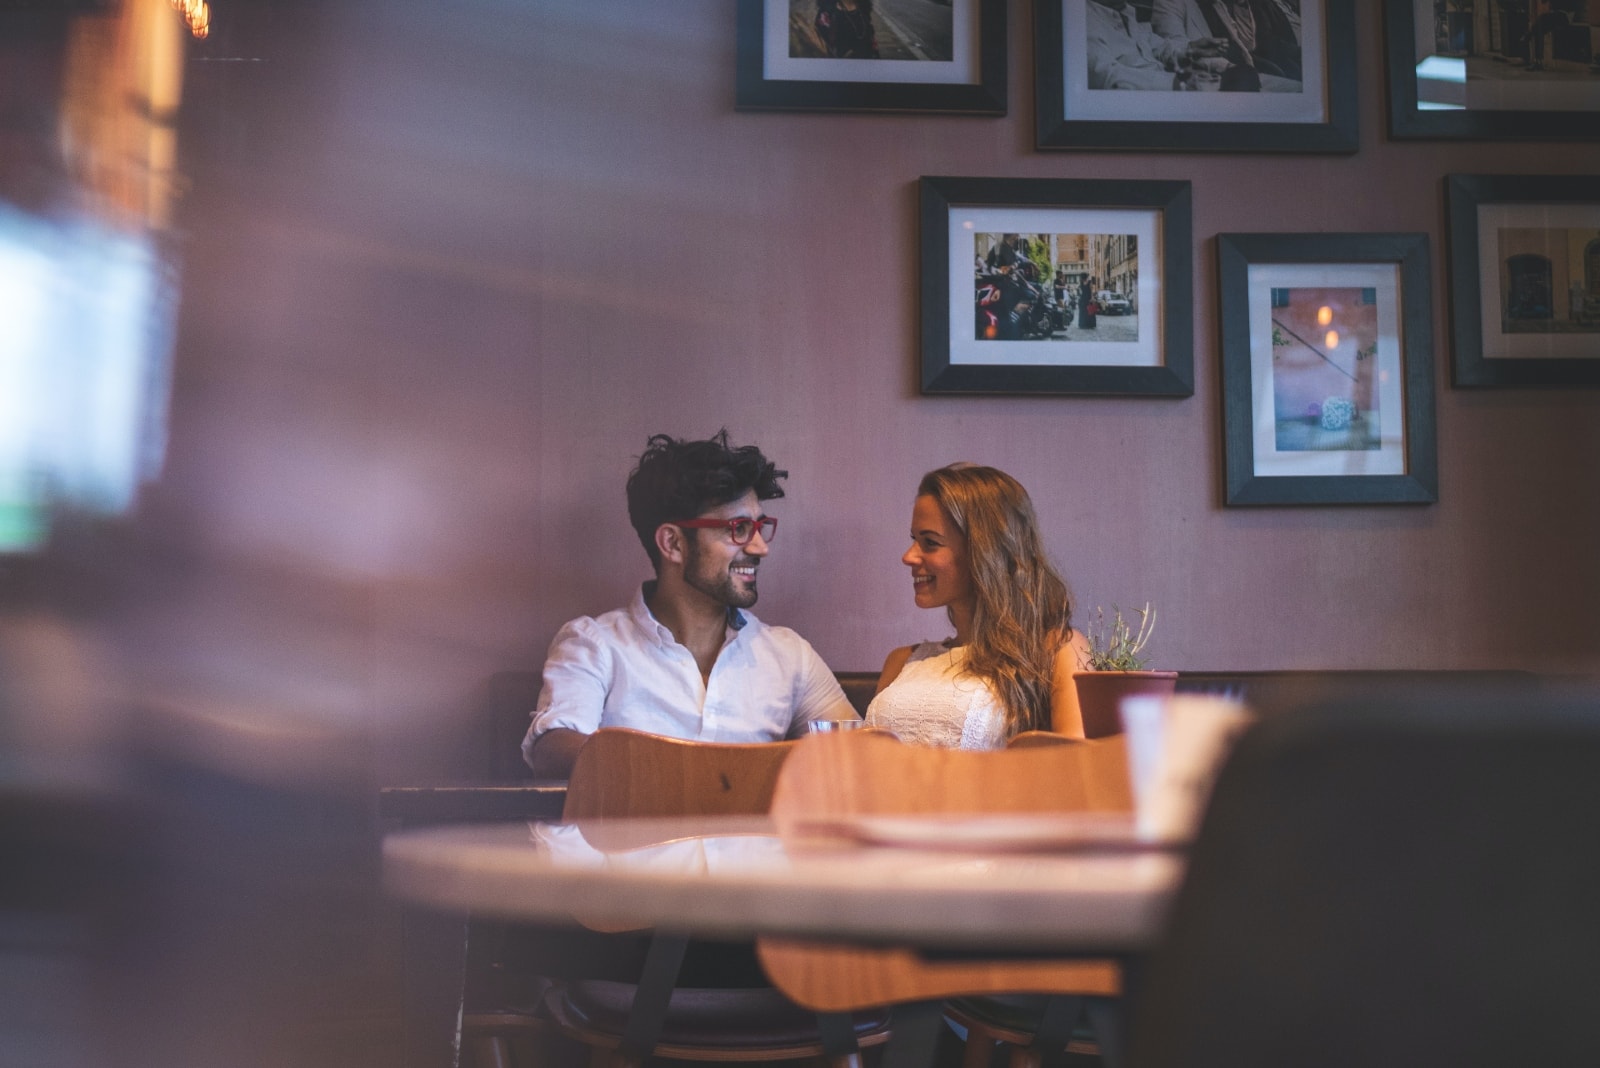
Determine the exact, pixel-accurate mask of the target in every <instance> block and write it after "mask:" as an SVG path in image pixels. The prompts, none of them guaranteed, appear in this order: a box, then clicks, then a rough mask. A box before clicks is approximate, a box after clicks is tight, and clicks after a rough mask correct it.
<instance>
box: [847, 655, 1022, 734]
mask: <svg viewBox="0 0 1600 1068" xmlns="http://www.w3.org/2000/svg"><path fill="white" fill-rule="evenodd" d="M966 655H967V650H966V648H965V647H963V646H957V647H956V648H954V649H950V648H947V647H946V646H945V644H944V643H943V642H923V643H922V644H921V645H918V646H917V647H916V648H915V649H913V650H911V658H910V659H909V660H907V661H906V666H905V667H904V668H902V669H901V670H900V674H899V675H897V676H895V680H894V681H893V682H891V683H890V684H889V687H888V689H886V690H884V691H883V692H882V693H880V694H879V695H878V696H876V697H874V698H873V699H872V704H870V705H868V706H867V726H869V727H884V728H886V729H888V730H891V731H894V733H895V734H897V735H899V736H900V740H901V741H903V742H910V743H912V744H915V745H934V746H941V747H943V748H945V749H999V748H1000V747H1001V746H1003V745H1005V744H1006V717H1005V712H1004V711H1003V710H1002V709H1001V707H1000V700H999V698H998V697H997V696H996V695H995V692H994V690H992V689H990V687H989V684H988V683H987V682H985V681H983V680H982V679H978V678H974V677H972V676H971V675H963V674H961V666H962V664H963V663H964V662H965V661H966Z"/></svg>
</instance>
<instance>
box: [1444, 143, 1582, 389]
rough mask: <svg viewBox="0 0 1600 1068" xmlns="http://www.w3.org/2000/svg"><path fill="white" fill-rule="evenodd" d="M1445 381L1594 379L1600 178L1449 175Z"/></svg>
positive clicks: (1566, 382) (1562, 382)
mask: <svg viewBox="0 0 1600 1068" xmlns="http://www.w3.org/2000/svg"><path fill="white" fill-rule="evenodd" d="M1445 204H1446V209H1447V211H1448V214H1449V222H1448V225H1449V231H1448V232H1449V253H1450V256H1449V262H1450V322H1451V335H1452V337H1451V341H1452V344H1451V347H1450V348H1451V352H1452V361H1451V381H1452V382H1454V384H1455V385H1457V386H1600V175H1576V174H1564V175H1559V176H1545V175H1520V174H1519V175H1485V174H1452V175H1449V176H1447V177H1446V178H1445Z"/></svg>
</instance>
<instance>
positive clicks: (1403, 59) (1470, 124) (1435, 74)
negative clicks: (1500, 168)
mask: <svg viewBox="0 0 1600 1068" xmlns="http://www.w3.org/2000/svg"><path fill="white" fill-rule="evenodd" d="M1384 23H1385V27H1384V36H1385V38H1386V42H1385V43H1386V46H1387V51H1388V54H1389V135H1390V136H1391V137H1395V138H1400V139H1405V138H1424V139H1425V138H1445V139H1448V138H1457V139H1466V140H1496V141H1500V140H1506V141H1510V140H1523V141H1593V140H1595V139H1596V138H1600V5H1596V4H1592V3H1591V4H1588V5H1585V4H1583V3H1572V2H1567V0H1384Z"/></svg>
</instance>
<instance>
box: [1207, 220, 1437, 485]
mask: <svg viewBox="0 0 1600 1068" xmlns="http://www.w3.org/2000/svg"><path fill="white" fill-rule="evenodd" d="M1217 257H1218V282H1219V286H1218V290H1219V294H1220V297H1221V304H1222V307H1221V319H1222V378H1223V393H1224V403H1223V432H1224V437H1225V439H1226V443H1225V448H1226V461H1227V463H1226V466H1227V485H1228V493H1227V503H1228V504H1232V505H1251V504H1384V503H1392V504H1399V503H1427V502H1431V501H1433V500H1435V499H1436V497H1437V490H1436V482H1437V478H1436V473H1435V468H1436V461H1435V455H1434V441H1433V388H1432V366H1433V364H1432V357H1431V348H1432V344H1433V334H1432V328H1431V326H1430V323H1429V316H1430V314H1431V310H1430V309H1431V299H1430V294H1429V290H1430V286H1429V284H1428V262H1427V259H1428V241H1427V237H1426V235H1424V234H1219V235H1218V236H1217Z"/></svg>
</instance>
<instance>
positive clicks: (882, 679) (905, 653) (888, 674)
mask: <svg viewBox="0 0 1600 1068" xmlns="http://www.w3.org/2000/svg"><path fill="white" fill-rule="evenodd" d="M916 648H917V647H916V646H915V645H902V646H901V647H900V648H898V649H894V650H891V651H890V653H889V655H888V657H886V658H885V659H884V661H883V670H882V671H880V672H879V673H878V690H877V692H878V693H882V692H883V691H884V690H885V689H887V688H888V686H889V684H890V683H891V682H893V681H894V680H895V679H896V678H898V677H899V675H900V672H901V671H902V670H903V669H904V668H905V666H906V662H907V661H909V660H910V659H911V654H912V653H913V652H915V651H916Z"/></svg>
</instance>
